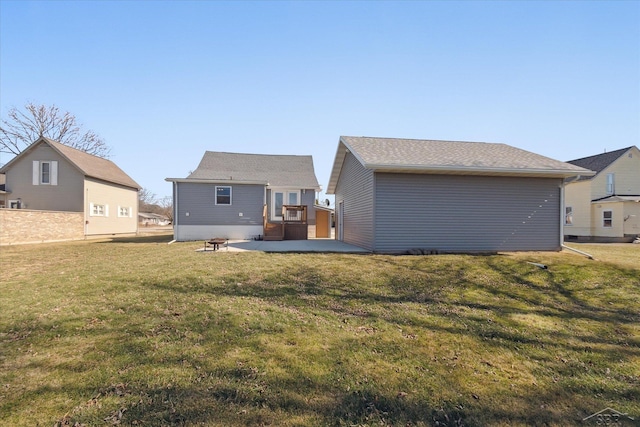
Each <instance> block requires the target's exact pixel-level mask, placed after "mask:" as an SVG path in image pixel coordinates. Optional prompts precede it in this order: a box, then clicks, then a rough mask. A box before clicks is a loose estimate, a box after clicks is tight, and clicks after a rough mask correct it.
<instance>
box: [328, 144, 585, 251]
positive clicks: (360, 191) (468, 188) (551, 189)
mask: <svg viewBox="0 0 640 427" xmlns="http://www.w3.org/2000/svg"><path fill="white" fill-rule="evenodd" d="M592 174H593V172H591V171H589V170H587V169H584V168H581V167H578V166H574V165H571V164H568V163H564V162H561V161H558V160H554V159H550V158H548V157H544V156H541V155H538V154H535V153H531V152H529V151H525V150H521V149H518V148H515V147H512V146H509V145H506V144H498V143H484V142H459V141H434V140H416V139H398V138H372V137H350V136H342V137H340V141H339V143H338V149H337V152H336V156H335V160H334V164H333V169H332V172H331V176H330V180H329V185H328V188H327V194H335V206H336V238H337V239H338V240H341V241H344V242H345V243H349V244H353V245H357V246H360V247H362V248H365V249H368V250H370V251H373V252H378V253H405V252H407V251H410V250H412V249H426V250H428V251H437V252H485V251H492V252H493V251H524V250H526V251H529V250H541V251H557V250H560V249H561V245H562V236H563V232H562V226H563V221H562V218H563V214H562V212H563V190H564V180H565V179H566V178H569V177H573V176H578V175H583V176H584V175H592Z"/></svg>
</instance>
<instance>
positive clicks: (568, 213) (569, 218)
mask: <svg viewBox="0 0 640 427" xmlns="http://www.w3.org/2000/svg"><path fill="white" fill-rule="evenodd" d="M564 225H573V208H572V207H571V206H566V207H565V208H564Z"/></svg>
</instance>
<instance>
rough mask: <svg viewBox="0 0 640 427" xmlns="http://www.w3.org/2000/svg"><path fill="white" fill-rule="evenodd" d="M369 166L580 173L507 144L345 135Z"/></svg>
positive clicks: (345, 138)
mask: <svg viewBox="0 0 640 427" xmlns="http://www.w3.org/2000/svg"><path fill="white" fill-rule="evenodd" d="M342 141H344V142H345V143H347V144H348V145H349V146H350V147H351V148H352V149H353V150H354V151H355V152H356V153H357V155H358V156H359V157H360V158H361V159H362V160H363V161H364V163H365V164H366V165H381V166H382V165H384V166H394V165H397V166H425V167H458V168H474V169H479V168H483V169H536V170H544V169H548V170H572V169H575V170H576V171H578V170H580V169H579V168H576V167H574V166H571V165H568V164H567V163H565V162H561V161H559V160H554V159H551V158H549V157H545V156H541V155H539V154H535V153H532V152H530V151H526V150H522V149H519V148H515V147H512V146H509V145H506V144H500V143H488V142H462V141H436V140H418V139H396V138H369V137H351V136H343V137H342Z"/></svg>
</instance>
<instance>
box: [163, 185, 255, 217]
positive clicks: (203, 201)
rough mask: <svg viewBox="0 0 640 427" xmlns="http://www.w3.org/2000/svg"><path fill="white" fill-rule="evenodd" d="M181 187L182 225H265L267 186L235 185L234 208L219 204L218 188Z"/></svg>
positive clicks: (179, 195) (179, 204)
mask: <svg viewBox="0 0 640 427" xmlns="http://www.w3.org/2000/svg"><path fill="white" fill-rule="evenodd" d="M219 185H225V186H226V185H227V184H219ZM177 186H178V189H177V191H176V196H177V212H176V217H177V221H176V222H177V224H179V225H262V207H263V201H264V186H263V185H231V205H216V204H215V189H216V184H201V183H185V182H179V183H177ZM187 212H188V213H189V216H187ZM240 213H242V216H240Z"/></svg>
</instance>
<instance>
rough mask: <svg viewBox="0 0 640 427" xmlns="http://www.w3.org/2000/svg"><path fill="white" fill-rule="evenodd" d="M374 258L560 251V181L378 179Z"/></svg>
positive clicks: (451, 177) (401, 176)
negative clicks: (416, 252) (428, 252)
mask: <svg viewBox="0 0 640 427" xmlns="http://www.w3.org/2000/svg"><path fill="white" fill-rule="evenodd" d="M375 181H376V191H375V198H376V203H375V209H376V211H375V218H376V221H375V236H376V241H375V246H374V249H373V250H374V251H375V252H389V253H395V252H404V251H407V250H408V249H412V248H422V249H432V250H439V251H452V252H467V251H468V252H475V251H521V250H527V251H528V250H552V251H556V250H560V186H561V183H562V181H561V180H560V179H549V178H521V177H487V176H457V175H416V174H390V173H376V178H375Z"/></svg>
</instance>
